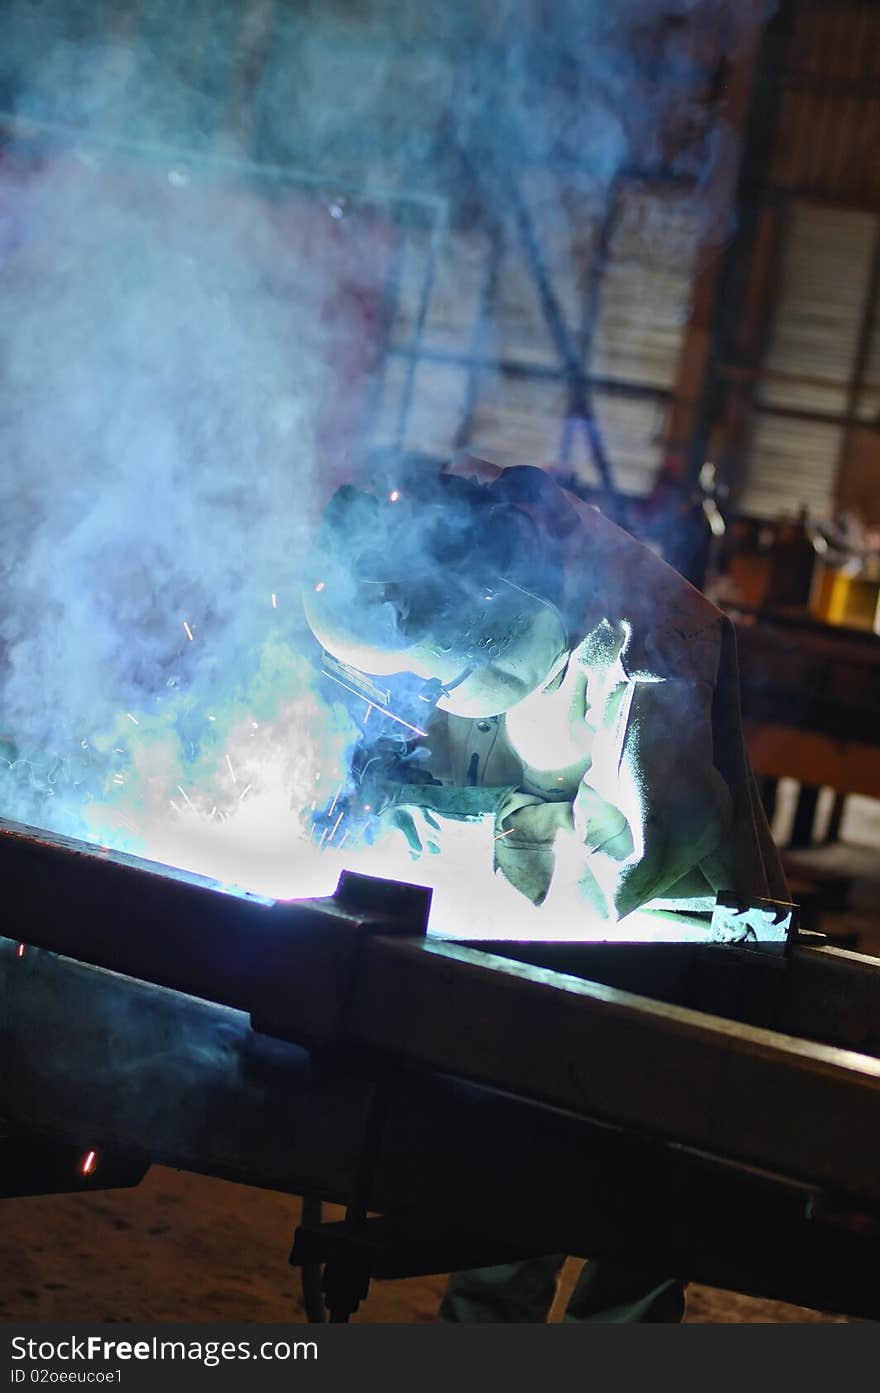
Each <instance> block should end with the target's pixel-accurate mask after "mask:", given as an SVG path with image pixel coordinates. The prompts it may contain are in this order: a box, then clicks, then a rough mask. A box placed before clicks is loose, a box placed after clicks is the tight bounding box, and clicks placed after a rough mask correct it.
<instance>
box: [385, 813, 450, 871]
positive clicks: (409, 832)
mask: <svg viewBox="0 0 880 1393" xmlns="http://www.w3.org/2000/svg"><path fill="white" fill-rule="evenodd" d="M383 821H384V822H385V823H386V825H387V826H389V827H393V828H395V829H396V830H397V831H398V832H402V833H403V836H404V837H405V839H406V843H407V846H408V847H409V851H410V855H411V856H412V858H413V860H418V858H419V857H420V856H421V855H422V854H423V853H424V852H427V853H428V854H429V855H431V856H437V855H438V854H439V852H440V850H441V845H440V832H441V826H440V823H439V822H438V821H437V819H436V817H434V815H433V813H430V812H428V811H427V810H426V809H424V808H405V807H395V808H391V809H389V811H388V812H386V814H385V817H384V819H383Z"/></svg>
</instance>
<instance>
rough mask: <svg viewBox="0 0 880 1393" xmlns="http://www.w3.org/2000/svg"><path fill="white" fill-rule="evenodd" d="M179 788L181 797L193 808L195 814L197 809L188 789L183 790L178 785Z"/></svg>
mask: <svg viewBox="0 0 880 1393" xmlns="http://www.w3.org/2000/svg"><path fill="white" fill-rule="evenodd" d="M177 787H178V790H179V792H180V794H181V796H182V797H183V799H184V800H185V801H186V803H188V804H189V806H190V807H191V808H192V810H193V812H195V808H194V807H193V803H192V800H191V799H190V798H189V796H188V794H187V791H186V789H185V788H181V786H180V784H178V785H177Z"/></svg>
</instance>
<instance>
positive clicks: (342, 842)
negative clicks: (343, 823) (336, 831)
mask: <svg viewBox="0 0 880 1393" xmlns="http://www.w3.org/2000/svg"><path fill="white" fill-rule="evenodd" d="M348 833H349V828H348V827H346V829H345V831H344V832H343V834H342V836H341V837H340V838H339V846H338V847H337V851H341V850H342V848H343V846H344V845H345V839H346V837H347V836H348Z"/></svg>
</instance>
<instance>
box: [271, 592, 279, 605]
mask: <svg viewBox="0 0 880 1393" xmlns="http://www.w3.org/2000/svg"><path fill="white" fill-rule="evenodd" d="M272 608H273V609H277V608H278V596H277V595H276V594H275V591H274V590H273V591H272Z"/></svg>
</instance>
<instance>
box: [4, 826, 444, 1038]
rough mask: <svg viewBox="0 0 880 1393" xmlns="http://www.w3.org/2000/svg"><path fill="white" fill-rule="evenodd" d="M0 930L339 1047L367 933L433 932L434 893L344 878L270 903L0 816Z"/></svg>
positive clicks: (285, 1033) (259, 1024) (262, 1025)
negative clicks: (320, 894)
mask: <svg viewBox="0 0 880 1393" xmlns="http://www.w3.org/2000/svg"><path fill="white" fill-rule="evenodd" d="M0 879H2V883H3V887H4V905H5V914H4V917H3V921H2V923H0V930H2V931H5V933H6V934H8V936H9V937H14V938H16V939H18V940H21V941H22V942H24V943H26V944H29V945H32V946H33V947H38V948H46V949H48V950H50V951H51V952H55V953H64V954H65V955H67V956H69V957H72V958H76V959H78V960H79V961H81V962H85V963H88V964H91V965H92V966H94V967H100V968H105V969H108V970H110V971H112V972H120V973H124V974H125V975H126V976H129V977H133V978H136V979H138V980H139V981H143V982H150V983H153V984H154V985H156V986H160V987H169V988H171V989H172V990H174V991H180V992H186V993H188V994H190V995H192V996H197V997H202V998H204V999H205V1000H208V1001H212V1002H215V1003H217V1004H219V1005H223V1006H231V1007H234V1008H236V1009H237V1010H243V1011H248V1012H250V1013H251V1015H252V1017H253V1020H254V1024H255V1026H256V1028H257V1029H261V1030H265V1031H267V1032H268V1033H271V1034H276V1035H279V1036H281V1037H289V1038H291V1039H296V1040H298V1041H300V1042H302V1043H306V1044H315V1045H318V1044H322V1043H329V1042H331V1041H333V1042H337V1041H338V1040H339V1039H340V1038H341V1037H342V1036H344V1033H345V1027H344V1017H345V1012H346V1009H347V1001H348V998H349V995H350V992H351V986H352V981H353V974H354V971H355V964H356V962H357V959H358V955H359V947H360V942H361V939H362V937H363V936H364V935H365V934H367V933H369V932H372V931H374V930H375V929H376V928H379V927H380V928H381V929H382V931H383V932H384V933H386V934H394V933H406V934H408V935H410V936H412V937H418V936H419V935H421V934H424V933H425V931H426V928H427V922H428V913H429V909H430V902H431V892H430V891H429V890H425V889H422V888H421V887H420V886H412V885H397V884H396V883H392V882H388V881H384V880H374V878H373V877H370V876H363V875H354V874H352V873H350V872H343V874H342V875H341V876H340V880H339V884H338V885H337V888H336V891H335V893H334V894H333V895H332V896H327V897H325V898H320V899H312V900H291V901H282V900H269V899H265V898H263V897H261V896H259V895H252V894H249V893H247V892H246V891H243V890H240V889H238V888H237V887H234V886H223V885H221V884H219V883H218V882H216V881H212V880H208V879H207V878H205V877H203V876H197V875H192V874H190V873H189V872H186V871H178V870H175V869H173V868H171V867H168V866H161V865H158V864H157V863H155V862H150V861H146V860H143V859H141V858H139V857H135V856H130V855H127V854H126V853H123V852H116V851H109V850H107V849H106V848H103V849H102V848H98V847H94V846H90V845H89V844H87V843H84V842H79V841H76V840H74V839H73V838H69V837H62V836H59V835H57V834H55V833H50V832H43V831H40V830H38V829H36V828H29V827H22V826H20V825H19V824H16V823H10V822H7V821H4V820H0Z"/></svg>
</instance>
